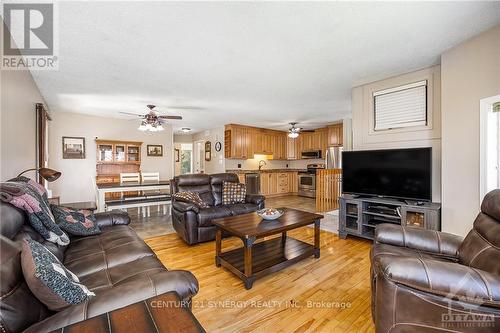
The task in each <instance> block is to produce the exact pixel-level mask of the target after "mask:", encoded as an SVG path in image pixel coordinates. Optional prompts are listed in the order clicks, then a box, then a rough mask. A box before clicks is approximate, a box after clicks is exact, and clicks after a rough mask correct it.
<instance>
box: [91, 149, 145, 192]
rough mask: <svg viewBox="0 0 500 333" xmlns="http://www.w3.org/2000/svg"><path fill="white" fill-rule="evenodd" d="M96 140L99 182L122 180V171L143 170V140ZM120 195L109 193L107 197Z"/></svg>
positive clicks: (97, 176) (97, 177)
mask: <svg viewBox="0 0 500 333" xmlns="http://www.w3.org/2000/svg"><path fill="white" fill-rule="evenodd" d="M95 142H96V147H97V153H96V157H97V163H96V183H97V184H102V183H116V182H120V173H124V172H140V171H141V146H142V142H137V141H118V140H95ZM125 194H130V195H132V194H133V193H125ZM119 196H120V194H119V193H117V194H114V193H107V194H106V199H111V198H116V197H119Z"/></svg>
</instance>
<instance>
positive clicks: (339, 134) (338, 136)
mask: <svg viewBox="0 0 500 333" xmlns="http://www.w3.org/2000/svg"><path fill="white" fill-rule="evenodd" d="M327 129H328V146H342V145H343V144H344V129H343V125H342V124H335V125H330V126H328V128H327Z"/></svg>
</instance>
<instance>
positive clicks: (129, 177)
mask: <svg viewBox="0 0 500 333" xmlns="http://www.w3.org/2000/svg"><path fill="white" fill-rule="evenodd" d="M140 181H141V174H140V173H139V172H122V173H120V183H128V182H130V183H139V182H140ZM121 199H122V200H123V199H124V193H123V192H121ZM144 209H145V207H139V208H138V213H139V215H140V214H141V213H142V216H143V217H144V216H145V214H146V211H145V210H144Z"/></svg>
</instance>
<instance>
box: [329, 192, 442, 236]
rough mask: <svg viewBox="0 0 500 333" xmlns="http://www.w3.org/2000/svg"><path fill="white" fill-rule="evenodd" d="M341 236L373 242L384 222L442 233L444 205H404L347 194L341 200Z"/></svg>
mask: <svg viewBox="0 0 500 333" xmlns="http://www.w3.org/2000/svg"><path fill="white" fill-rule="evenodd" d="M339 203H340V211H339V236H340V238H342V239H345V238H346V237H347V235H352V236H357V237H362V238H367V239H373V237H374V235H375V227H376V226H377V225H378V224H381V223H392V224H397V225H403V226H413V227H419V228H424V229H430V230H438V231H440V230H441V205H440V204H439V203H434V202H424V203H421V202H419V203H418V204H417V203H416V202H404V201H400V200H395V199H385V198H378V197H372V198H371V197H357V196H351V195H343V196H341V197H340V198H339Z"/></svg>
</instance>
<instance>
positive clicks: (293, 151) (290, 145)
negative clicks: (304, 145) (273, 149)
mask: <svg viewBox="0 0 500 333" xmlns="http://www.w3.org/2000/svg"><path fill="white" fill-rule="evenodd" d="M298 158H299V157H298V156H297V139H292V138H289V137H288V136H287V137H286V159H287V160H296V159H298Z"/></svg>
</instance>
